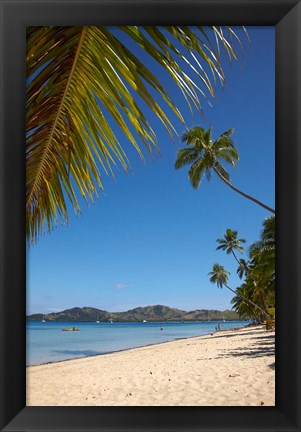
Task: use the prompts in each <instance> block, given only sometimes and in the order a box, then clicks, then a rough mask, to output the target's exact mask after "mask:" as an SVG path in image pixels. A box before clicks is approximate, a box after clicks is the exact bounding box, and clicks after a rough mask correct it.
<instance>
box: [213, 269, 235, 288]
mask: <svg viewBox="0 0 301 432" xmlns="http://www.w3.org/2000/svg"><path fill="white" fill-rule="evenodd" d="M229 274H230V273H229V272H228V271H227V270H226V269H225V268H224V267H223V266H222V265H220V264H217V263H215V264H213V267H212V270H211V271H210V272H209V273H208V275H209V276H211V277H210V282H212V283H216V285H217V286H218V287H219V288H222V287H223V285H225V286H227V282H228V275H229Z"/></svg>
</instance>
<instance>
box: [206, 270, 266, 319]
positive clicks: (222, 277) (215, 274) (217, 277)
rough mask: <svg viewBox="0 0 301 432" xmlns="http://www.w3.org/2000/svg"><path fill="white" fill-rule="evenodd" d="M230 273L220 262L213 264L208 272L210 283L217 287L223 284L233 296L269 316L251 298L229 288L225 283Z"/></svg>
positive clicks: (221, 286)
mask: <svg viewBox="0 0 301 432" xmlns="http://www.w3.org/2000/svg"><path fill="white" fill-rule="evenodd" d="M229 274H230V272H228V271H227V270H226V269H225V268H224V267H223V266H222V265H220V264H217V263H215V264H213V267H212V270H211V272H209V273H208V275H209V276H211V277H210V282H212V283H216V285H217V286H218V288H223V286H225V287H226V288H227V289H228V290H230V291H231V292H232V293H233V294H234V295H235V296H239V297H241V298H242V299H243V300H244V301H246V302H247V303H249V304H250V305H252V306H254V307H256V308H257V309H259V310H260V311H261V312H262V313H263V314H264V315H265V316H267V317H269V314H268V313H267V312H266V311H265V310H263V309H262V308H261V307H260V306H258V305H257V304H255V303H254V302H252V300H250V299H248V298H247V297H244V296H243V295H241V294H238V293H237V292H236V291H234V290H233V289H232V288H230V287H229V286H228V285H227V283H228V275H229Z"/></svg>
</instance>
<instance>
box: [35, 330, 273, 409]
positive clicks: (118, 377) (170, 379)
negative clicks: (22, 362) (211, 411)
mask: <svg viewBox="0 0 301 432" xmlns="http://www.w3.org/2000/svg"><path fill="white" fill-rule="evenodd" d="M274 337H275V334H274V332H271V331H266V330H265V329H264V328H263V327H247V328H242V329H239V330H234V331H233V330H231V331H224V332H218V333H215V334H213V335H208V336H201V337H195V338H190V339H182V340H177V341H173V342H167V343H163V344H160V345H153V346H148V347H143V348H135V349H131V350H128V351H123V352H118V353H113V354H106V355H101V356H96V357H89V358H84V359H78V360H69V361H64V362H59V363H52V364H47V365H41V366H30V367H28V368H27V405H34V406H42V405H44V406H45V405H46V406H54V405H56V406H67V405H71V406H74V405H80V406H83V405H96V406H114V405H115V406H116V405H119V406H159V405H162V406H167V405H173V406H208V405H209V406H257V405H261V406H271V405H275V356H274Z"/></svg>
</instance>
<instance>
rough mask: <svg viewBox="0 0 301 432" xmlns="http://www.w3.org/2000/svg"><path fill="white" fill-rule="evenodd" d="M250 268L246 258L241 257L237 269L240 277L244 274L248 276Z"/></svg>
mask: <svg viewBox="0 0 301 432" xmlns="http://www.w3.org/2000/svg"><path fill="white" fill-rule="evenodd" d="M249 270H250V269H249V266H248V262H247V261H246V260H245V259H243V258H240V260H239V265H238V268H237V271H236V273H237V274H238V277H239V279H242V278H243V277H244V276H246V275H247V274H248V272H249Z"/></svg>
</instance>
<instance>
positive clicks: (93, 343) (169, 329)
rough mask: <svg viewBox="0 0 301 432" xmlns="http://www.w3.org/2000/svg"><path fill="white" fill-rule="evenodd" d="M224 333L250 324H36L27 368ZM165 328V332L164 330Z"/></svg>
mask: <svg viewBox="0 0 301 432" xmlns="http://www.w3.org/2000/svg"><path fill="white" fill-rule="evenodd" d="M218 324H220V325H221V330H226V329H230V328H234V327H241V326H244V325H246V324H248V322H246V321H227V322H222V321H212V322H184V323H181V322H168V323H166V322H161V323H159V322H155V323H153V322H146V323H142V322H139V323H137V322H135V323H100V324H97V323H83V322H81V323H79V322H64V323H63V322H45V323H41V322H33V321H29V322H27V325H26V346H27V359H26V363H27V365H36V364H42V363H48V362H57V361H61V360H66V359H74V358H80V357H88V356H93V355H99V354H105V353H108V352H113V351H120V350H124V349H128V348H135V347H140V346H144V345H150V344H156V343H161V342H166V341H170V340H175V339H179V338H187V337H192V336H200V335H205V334H208V333H212V332H215V331H216V330H215V327H216V326H217V325H218ZM64 327H77V328H80V331H78V332H64V331H61V329H62V328H64ZM161 328H162V330H161Z"/></svg>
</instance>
